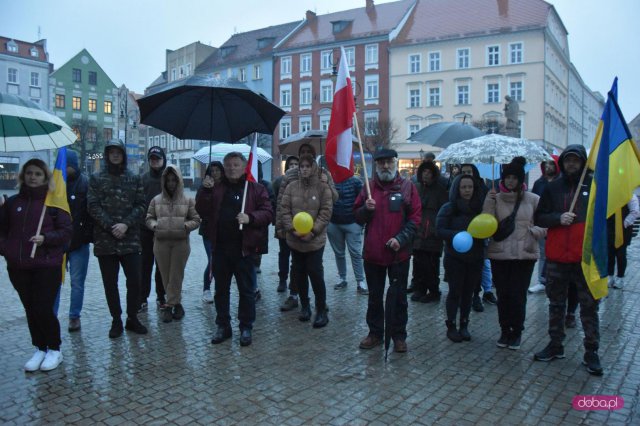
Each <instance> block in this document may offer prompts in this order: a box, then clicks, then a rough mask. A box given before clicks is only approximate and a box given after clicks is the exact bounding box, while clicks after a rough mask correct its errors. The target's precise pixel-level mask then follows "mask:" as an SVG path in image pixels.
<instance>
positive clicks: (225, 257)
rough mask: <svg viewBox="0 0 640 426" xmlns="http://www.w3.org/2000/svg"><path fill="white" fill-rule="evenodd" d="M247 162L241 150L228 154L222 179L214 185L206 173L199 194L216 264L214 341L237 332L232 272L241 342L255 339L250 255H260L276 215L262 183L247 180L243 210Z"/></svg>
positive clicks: (252, 271)
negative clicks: (233, 321) (233, 326)
mask: <svg viewBox="0 0 640 426" xmlns="http://www.w3.org/2000/svg"><path fill="white" fill-rule="evenodd" d="M246 161H247V160H246V159H245V157H244V156H243V155H242V154H241V153H239V152H230V153H228V154H227V155H225V157H224V161H223V164H224V174H225V177H224V178H223V179H222V181H221V182H220V183H219V184H214V183H213V179H212V178H211V177H209V176H206V177H205V179H204V180H203V181H202V186H201V187H200V189H198V195H197V197H196V211H197V212H198V213H199V214H200V217H202V218H204V219H206V220H207V221H208V231H209V240H210V241H211V253H212V260H211V268H212V269H213V274H214V278H215V286H216V292H215V296H214V301H215V305H216V325H217V330H216V332H215V334H214V336H213V338H212V339H211V343H212V344H214V345H216V344H219V343H222V342H224V341H225V340H227V339H229V338H231V335H232V330H231V314H230V313H229V302H230V296H231V294H230V289H231V278H233V277H235V279H236V284H237V286H238V293H239V306H238V320H239V322H240V345H241V346H248V345H250V344H251V343H252V336H251V330H252V329H253V322H254V321H255V318H256V300H255V293H254V290H253V281H252V279H253V276H254V275H255V266H254V263H253V261H252V257H251V256H252V255H253V254H260V251H261V249H262V245H261V241H262V238H263V235H264V228H266V227H268V226H269V224H270V223H271V221H272V220H273V210H272V207H271V202H270V201H269V194H268V193H267V190H266V188H265V187H264V186H262V185H260V184H259V183H256V182H248V183H247V194H246V203H245V206H244V207H245V208H244V213H243V212H241V207H242V199H243V193H244V187H245V174H244V171H245V167H246ZM240 226H242V229H240Z"/></svg>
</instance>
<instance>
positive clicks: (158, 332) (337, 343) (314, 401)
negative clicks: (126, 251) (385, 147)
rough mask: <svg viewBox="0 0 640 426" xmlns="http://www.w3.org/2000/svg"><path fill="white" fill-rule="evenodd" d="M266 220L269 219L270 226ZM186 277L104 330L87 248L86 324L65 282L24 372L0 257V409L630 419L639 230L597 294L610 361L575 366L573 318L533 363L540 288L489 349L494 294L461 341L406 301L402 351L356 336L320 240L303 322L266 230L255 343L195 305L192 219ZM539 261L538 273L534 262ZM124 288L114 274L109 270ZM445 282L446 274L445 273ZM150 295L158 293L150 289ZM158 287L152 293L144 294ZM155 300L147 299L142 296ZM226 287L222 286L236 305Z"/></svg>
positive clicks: (165, 419) (357, 318) (198, 266)
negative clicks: (317, 312) (160, 304)
mask: <svg viewBox="0 0 640 426" xmlns="http://www.w3.org/2000/svg"><path fill="white" fill-rule="evenodd" d="M271 235H272V234H271ZM191 243H192V255H191V258H190V259H189V263H188V265H187V269H186V276H185V285H184V289H183V297H184V301H183V303H184V307H185V310H186V316H185V318H184V319H183V320H182V321H180V322H176V321H174V322H172V323H169V324H164V323H162V322H161V321H160V320H159V317H158V312H157V311H156V310H155V309H150V310H149V312H148V313H147V314H143V315H140V317H141V320H142V322H143V323H144V324H146V325H147V326H148V327H149V334H148V335H146V336H137V335H133V334H130V333H128V332H125V334H124V336H123V337H121V338H119V339H116V340H111V339H109V338H108V337H107V333H108V331H109V327H110V317H109V314H108V310H107V305H106V302H105V298H104V292H103V288H102V284H101V280H100V273H99V269H98V265H97V262H96V260H95V258H93V257H92V259H91V263H90V266H89V277H88V279H87V285H86V293H85V307H84V309H83V311H82V330H81V331H80V332H78V333H73V334H70V333H69V332H68V331H67V324H68V320H67V316H66V313H67V312H68V306H69V286H68V284H66V285H65V287H63V294H62V300H61V308H60V314H59V317H60V322H61V328H62V337H63V346H62V352H63V354H64V357H65V359H64V362H63V363H62V365H61V366H60V367H59V368H58V369H56V370H54V371H52V372H50V373H42V372H37V373H29V374H27V373H25V372H24V371H23V365H24V363H25V361H26V360H27V359H28V358H29V356H30V355H31V354H32V351H33V349H32V347H31V345H30V338H29V332H28V328H27V324H26V320H25V315H24V311H23V308H22V306H21V304H20V301H19V299H18V296H17V294H16V292H15V291H14V290H13V288H12V287H11V285H10V283H9V280H8V277H7V273H6V268H5V264H4V260H0V283H2V284H1V285H0V298H1V299H2V300H3V302H4V303H3V309H2V310H1V311H0V333H1V336H2V350H1V351H0V365H2V369H3V374H2V375H1V377H0V423H2V424H42V423H54V424H63V423H73V424H87V425H89V424H108V425H118V424H167V423H172V424H191V423H196V424H224V425H227V424H287V425H298V424H332V425H340V424H376V425H382V424H440V425H448V424H451V425H454V424H455V425H464V424H485V425H495V424H561V423H562V424H625V423H626V424H640V412H639V410H640V408H639V407H640V405H639V403H638V398H639V397H638V388H639V386H638V385H639V384H640V369H639V368H638V365H639V358H640V352H639V351H638V349H639V339H638V336H639V334H640V332H639V331H638V330H639V327H638V326H639V325H640V324H639V322H640V315H639V313H640V286H639V285H638V281H639V275H640V273H639V271H640V268H638V260H639V259H640V247H639V245H640V244H639V243H640V241H639V240H638V239H635V241H634V242H633V244H632V246H631V247H630V256H629V258H630V262H629V263H630V265H629V266H630V267H629V270H628V272H627V283H628V284H627V287H626V288H625V290H624V291H620V290H616V291H613V292H612V294H611V295H610V296H609V297H608V298H607V299H605V300H604V302H603V303H602V305H601V309H600V314H601V334H602V338H601V350H600V355H601V358H602V362H603V365H604V367H605V373H604V376H603V377H593V376H590V375H589V374H588V373H587V372H586V370H585V368H584V367H583V366H582V365H581V360H582V355H583V351H582V343H581V342H582V331H581V327H580V325H578V328H576V329H573V330H569V331H568V333H567V340H566V342H565V343H566V349H565V350H566V355H567V358H566V359H564V360H556V361H554V362H551V363H542V362H533V361H532V356H533V353H534V352H535V351H537V350H540V349H541V348H542V347H544V346H545V345H546V343H547V333H546V327H547V301H546V297H545V296H544V295H543V294H535V295H530V296H529V302H528V306H527V323H526V327H527V328H526V330H525V333H524V336H523V343H522V348H521V349H520V350H518V351H511V350H508V349H499V348H497V347H496V345H495V341H496V340H497V338H498V335H499V329H498V323H497V312H496V307H495V306H490V305H487V306H486V310H485V312H483V313H478V314H476V313H472V318H471V321H470V330H471V333H472V340H471V342H470V343H459V344H455V343H452V342H450V341H449V340H447V338H446V337H445V326H444V298H443V299H442V301H441V302H440V303H439V304H437V305H435V304H420V303H413V302H410V311H409V324H408V334H409V337H408V339H407V343H408V345H409V352H408V353H406V354H396V353H393V352H391V353H390V354H389V359H388V361H387V362H385V360H384V354H383V350H382V349H380V348H378V349H375V350H371V351H363V350H360V349H358V342H359V341H360V339H361V338H363V337H364V336H365V335H366V333H367V328H366V323H365V312H366V306H367V298H366V296H361V295H357V294H356V290H355V280H354V278H353V275H352V272H351V271H349V286H348V287H347V288H346V289H344V290H339V291H336V290H334V289H333V285H334V284H335V283H336V282H337V277H336V269H335V263H334V261H333V253H332V252H331V249H330V248H329V247H327V250H326V251H325V263H324V265H325V277H326V281H327V293H328V303H329V305H330V312H329V317H330V323H329V325H328V326H327V327H326V328H324V329H319V330H316V329H313V328H312V327H311V325H310V323H301V322H299V321H298V319H297V313H295V312H287V313H281V312H280V311H279V309H278V307H279V305H280V303H281V302H282V301H283V300H284V298H285V296H284V295H283V294H279V293H277V292H276V285H277V244H275V241H274V240H272V243H271V251H270V253H269V254H268V255H266V256H265V257H264V259H263V266H262V274H261V276H260V285H261V288H262V294H263V298H262V300H261V301H260V302H258V304H257V320H256V323H255V328H254V340H253V345H251V346H249V347H243V348H241V347H240V345H239V343H238V336H239V333H238V331H237V321H236V320H235V319H234V326H235V329H234V336H233V338H232V339H231V340H230V341H227V342H224V343H223V344H220V345H216V346H212V345H211V344H210V339H211V336H212V333H213V328H214V325H213V319H214V315H215V309H214V307H213V305H210V304H204V303H202V302H201V301H200V297H201V286H202V283H201V280H202V279H201V277H202V271H203V269H204V266H205V255H204V250H203V248H202V244H201V240H200V239H199V236H198V235H197V234H195V233H194V234H193V235H192V238H191ZM534 276H535V274H534ZM120 280H121V281H120V282H121V289H122V296H123V300H124V284H123V283H124V277H123V276H122V274H121V278H120ZM442 288H443V290H445V288H446V284H443V285H442ZM152 297H153V296H152ZM150 302H153V299H150ZM152 304H153V303H152ZM236 304H237V298H236V296H235V295H234V296H233V299H232V315H234V316H235V312H236ZM579 394H581V395H594V394H604V395H619V396H622V397H623V398H624V401H625V402H624V408H623V409H621V410H618V411H611V412H607V411H576V410H574V409H573V408H572V406H571V400H572V398H573V397H574V396H575V395H579Z"/></svg>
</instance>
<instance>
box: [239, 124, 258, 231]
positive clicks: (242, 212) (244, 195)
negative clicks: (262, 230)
mask: <svg viewBox="0 0 640 426" xmlns="http://www.w3.org/2000/svg"><path fill="white" fill-rule="evenodd" d="M253 134H254V144H256V146H257V145H258V133H257V132H254V133H253ZM251 149H252V150H253V147H252V148H251ZM249 152H250V153H251V152H252V151H249ZM249 159H251V154H249ZM253 161H258V159H257V158H254V159H253ZM255 178H256V181H257V180H258V176H255ZM247 189H249V180H247V174H246V173H245V175H244V191H242V207H241V208H240V213H241V214H244V206H245V204H246V203H247ZM242 225H243V224H242V223H241V224H240V230H241V231H242V228H243V226H242Z"/></svg>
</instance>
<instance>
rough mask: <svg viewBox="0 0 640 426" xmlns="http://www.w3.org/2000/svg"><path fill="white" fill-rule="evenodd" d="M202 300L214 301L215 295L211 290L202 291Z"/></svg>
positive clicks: (206, 301)
mask: <svg viewBox="0 0 640 426" xmlns="http://www.w3.org/2000/svg"><path fill="white" fill-rule="evenodd" d="M202 301H203V302H205V303H213V296H212V295H211V290H205V291H203V292H202Z"/></svg>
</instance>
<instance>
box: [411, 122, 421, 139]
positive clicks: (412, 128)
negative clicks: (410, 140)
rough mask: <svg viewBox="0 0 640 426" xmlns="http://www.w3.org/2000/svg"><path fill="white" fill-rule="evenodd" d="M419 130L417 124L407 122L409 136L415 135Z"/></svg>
mask: <svg viewBox="0 0 640 426" xmlns="http://www.w3.org/2000/svg"><path fill="white" fill-rule="evenodd" d="M419 130H420V125H419V124H412V123H409V136H413V135H415V134H416V133H418V131H419Z"/></svg>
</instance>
